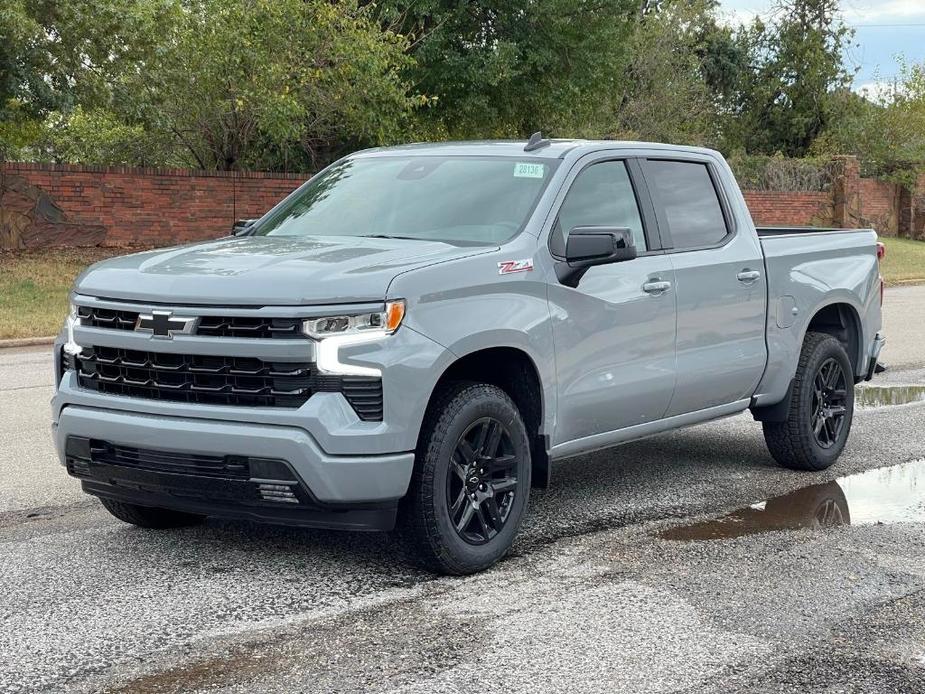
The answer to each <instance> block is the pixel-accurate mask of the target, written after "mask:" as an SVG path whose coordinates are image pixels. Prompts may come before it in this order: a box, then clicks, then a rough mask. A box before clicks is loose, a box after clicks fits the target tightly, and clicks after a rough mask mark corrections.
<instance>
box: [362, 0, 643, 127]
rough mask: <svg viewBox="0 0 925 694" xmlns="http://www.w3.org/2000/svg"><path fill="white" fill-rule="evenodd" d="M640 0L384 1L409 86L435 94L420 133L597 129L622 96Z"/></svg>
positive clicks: (382, 13)
mask: <svg viewBox="0 0 925 694" xmlns="http://www.w3.org/2000/svg"><path fill="white" fill-rule="evenodd" d="M638 5H639V0H610V1H609V2H601V0H476V1H473V2H457V1H455V0H385V1H384V2H382V3H379V4H376V5H374V6H373V7H375V11H376V13H377V16H378V17H379V21H380V22H381V23H382V24H383V26H385V27H386V28H387V29H389V30H391V31H395V32H397V33H399V34H402V35H407V36H408V37H409V38H410V40H411V42H410V44H409V52H410V55H411V56H412V57H413V58H414V63H412V64H411V65H409V66H408V68H407V73H406V74H407V75H408V78H409V81H410V82H411V83H412V84H414V85H415V87H416V89H417V90H419V91H420V92H421V93H424V94H427V95H429V96H431V97H433V100H432V102H431V103H430V105H429V107H428V108H426V109H423V110H422V111H421V112H420V113H419V116H420V118H419V134H421V135H422V136H424V137H450V138H473V137H476V138H484V137H521V136H524V135H527V134H529V133H531V132H533V131H535V130H538V129H543V130H544V132H548V133H553V134H556V135H560V136H570V135H576V134H592V133H600V132H601V131H602V130H603V129H604V128H605V127H606V126H605V125H604V123H606V120H607V118H608V117H610V116H611V115H612V113H613V110H614V104H615V103H616V102H617V100H618V99H619V98H620V96H621V94H622V79H623V77H624V74H625V69H626V65H627V63H628V60H629V50H628V41H629V39H630V36H631V34H632V31H633V28H634V17H635V13H636V11H637V8H638Z"/></svg>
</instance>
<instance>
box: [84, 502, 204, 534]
mask: <svg viewBox="0 0 925 694" xmlns="http://www.w3.org/2000/svg"><path fill="white" fill-rule="evenodd" d="M100 502H101V503H102V504H103V506H104V507H105V508H106V510H107V511H109V512H110V513H111V514H112V515H114V516H115V517H116V518H118V519H119V520H120V521H124V522H125V523H131V524H132V525H137V526H138V527H140V528H157V529H162V528H181V527H183V526H187V525H197V524H198V523H201V522H202V521H203V520H205V516H200V515H198V514H195V513H184V512H183V511H171V510H170V509H166V508H152V507H150V506H139V505H137V504H129V503H126V502H124V501H116V500H115V499H107V498H105V497H100Z"/></svg>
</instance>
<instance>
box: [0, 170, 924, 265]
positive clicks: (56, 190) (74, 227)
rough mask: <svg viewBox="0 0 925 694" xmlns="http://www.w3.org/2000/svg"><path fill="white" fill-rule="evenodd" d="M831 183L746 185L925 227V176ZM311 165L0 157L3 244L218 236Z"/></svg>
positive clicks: (853, 223) (776, 213) (775, 217)
mask: <svg viewBox="0 0 925 694" xmlns="http://www.w3.org/2000/svg"><path fill="white" fill-rule="evenodd" d="M841 159H842V160H843V161H842V163H843V167H842V169H843V172H842V174H841V175H840V176H838V177H837V179H836V181H835V185H834V186H833V189H832V190H831V191H826V192H786V193H783V192H765V191H746V192H745V199H746V202H747V203H748V207H749V210H750V211H751V214H752V217H753V218H754V220H755V223H756V224H758V225H760V226H774V225H780V226H848V227H857V226H874V227H875V228H876V229H877V230H878V231H879V232H880V233H881V234H884V235H896V234H899V235H902V236H913V237H919V238H921V237H922V236H925V176H923V179H922V180H921V181H920V185H919V186H917V189H916V190H915V191H904V189H903V188H902V187H901V186H898V185H896V184H892V183H885V182H882V181H877V180H873V179H865V178H861V176H860V171H859V166H858V163H857V160H856V159H854V158H852V157H844V158H841ZM306 178H307V175H306V174H279V173H260V172H257V173H229V172H210V171H188V170H184V169H179V170H178V169H137V168H120V167H94V166H73V165H55V164H24V163H15V162H6V163H2V164H0V249H3V248H37V247H43V246H62V245H63V246H81V245H83V246H97V245H108V246H122V245H126V246H130V245H145V246H151V245H168V244H173V243H182V242H187V241H196V240H202V239H211V238H217V237H220V236H222V235H224V234H227V233H228V232H229V230H230V228H231V225H232V223H233V222H234V220H235V219H241V218H247V217H256V216H258V215H260V214H262V213H263V212H265V211H266V210H268V209H269V208H270V207H272V206H273V205H274V204H275V203H276V202H278V201H279V200H281V199H282V198H283V197H285V196H286V195H287V194H288V193H289V192H290V191H292V190H293V189H294V188H296V187H297V186H298V185H299V184H300V183H301V182H302V181H304V180H305V179H306Z"/></svg>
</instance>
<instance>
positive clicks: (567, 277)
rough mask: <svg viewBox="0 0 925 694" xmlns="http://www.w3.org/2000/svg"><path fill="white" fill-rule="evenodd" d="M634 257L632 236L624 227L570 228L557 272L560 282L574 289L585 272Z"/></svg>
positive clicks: (634, 249)
mask: <svg viewBox="0 0 925 694" xmlns="http://www.w3.org/2000/svg"><path fill="white" fill-rule="evenodd" d="M636 255H637V253H636V244H635V242H634V241H633V232H632V231H630V230H629V229H627V228H625V227H591V226H585V227H573V228H572V230H571V231H570V232H569V234H568V239H567V240H566V242H565V262H563V263H560V264H559V265H558V267H557V269H556V272H557V275H558V277H559V282H561V283H562V284H564V285H566V286H569V287H577V286H578V282H579V281H580V280H581V278H582V277H583V276H584V274H585V273H586V272H587V271H588V268H591V267H594V266H595V265H609V264H610V263H620V262H623V261H625V260H632V259H633V258H635V257H636Z"/></svg>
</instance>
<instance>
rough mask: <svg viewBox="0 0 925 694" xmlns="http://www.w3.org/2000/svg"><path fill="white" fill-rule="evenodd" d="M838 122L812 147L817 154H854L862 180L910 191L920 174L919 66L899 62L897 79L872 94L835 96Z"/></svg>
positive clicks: (924, 128) (923, 74)
mask: <svg viewBox="0 0 925 694" xmlns="http://www.w3.org/2000/svg"><path fill="white" fill-rule="evenodd" d="M835 99H836V104H837V107H838V108H839V112H840V113H841V116H840V117H839V118H838V119H837V120H836V121H834V122H833V123H832V125H831V126H830V128H829V129H828V130H827V131H826V132H825V133H824V134H823V135H822V136H821V137H820V138H819V139H818V140H817V141H816V142H815V143H814V145H813V148H814V150H815V151H816V152H818V153H820V154H822V153H825V154H830V153H837V154H854V155H856V156H857V157H858V158H859V159H860V160H861V164H862V167H863V169H864V171H865V173H867V174H868V175H876V176H883V177H887V178H891V179H893V180H896V181H898V182H901V183H905V184H909V185H911V184H912V183H913V181H914V179H915V177H916V175H917V174H918V172H920V171H922V170H925V62H922V63H909V62H906V61H901V62H900V75H899V77H898V78H896V79H895V80H893V81H892V82H882V83H881V86H880V88H879V89H878V90H877V91H876V92H875V93H870V94H865V95H859V94H856V93H854V92H849V91H847V90H846V91H845V92H841V93H838V94H836V95H835Z"/></svg>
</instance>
